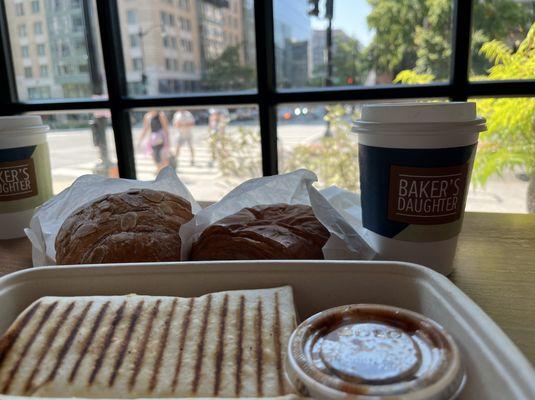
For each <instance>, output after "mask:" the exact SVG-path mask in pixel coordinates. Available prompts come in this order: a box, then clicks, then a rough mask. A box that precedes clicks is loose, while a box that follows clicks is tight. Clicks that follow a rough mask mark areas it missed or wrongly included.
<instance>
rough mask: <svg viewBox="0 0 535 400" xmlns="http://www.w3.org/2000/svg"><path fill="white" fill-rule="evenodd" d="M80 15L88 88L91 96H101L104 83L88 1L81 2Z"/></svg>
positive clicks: (90, 7)
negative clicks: (82, 23)
mask: <svg viewBox="0 0 535 400" xmlns="http://www.w3.org/2000/svg"><path fill="white" fill-rule="evenodd" d="M82 15H83V18H84V28H85V29H84V33H85V41H86V43H87V63H88V69H89V79H90V82H89V86H90V87H91V94H95V95H97V96H101V95H103V94H104V81H103V79H102V75H101V73H100V70H99V65H100V53H99V51H98V49H97V46H96V43H97V41H96V38H95V27H94V25H93V20H94V18H95V16H94V15H95V14H94V12H93V5H92V4H91V1H90V0H83V1H82Z"/></svg>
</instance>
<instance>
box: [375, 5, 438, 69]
mask: <svg viewBox="0 0 535 400" xmlns="http://www.w3.org/2000/svg"><path fill="white" fill-rule="evenodd" d="M368 3H369V4H370V5H371V6H372V11H371V12H370V14H369V15H368V18H367V21H368V27H369V28H372V29H374V30H375V36H374V38H373V40H372V42H371V43H370V45H369V46H368V49H367V52H368V55H369V58H370V61H371V63H372V66H373V67H375V69H376V70H377V71H378V72H379V73H388V74H392V75H393V76H395V75H396V74H397V73H398V72H399V71H401V70H404V69H410V68H414V65H415V63H416V59H417V54H416V52H417V48H416V45H415V34H416V31H415V27H416V26H421V25H422V22H423V20H424V17H425V15H426V14H427V12H428V7H427V4H426V0H368Z"/></svg>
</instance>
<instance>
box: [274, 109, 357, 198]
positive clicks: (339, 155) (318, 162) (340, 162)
mask: <svg viewBox="0 0 535 400" xmlns="http://www.w3.org/2000/svg"><path fill="white" fill-rule="evenodd" d="M348 117H351V118H348ZM356 117H357V115H355V114H353V113H351V112H348V110H347V109H346V108H345V107H344V106H342V105H340V104H337V105H331V106H327V114H326V115H325V117H324V119H325V120H326V121H329V122H330V123H331V131H332V136H322V137H321V138H318V139H317V140H315V141H314V142H313V143H310V144H301V145H298V146H296V147H295V148H294V149H293V151H292V153H291V154H290V155H289V156H288V157H287V162H285V165H284V169H285V170H286V171H293V170H295V169H298V168H308V169H310V170H312V171H314V172H315V173H316V175H317V176H318V180H319V184H320V185H321V186H330V185H337V186H339V187H341V188H344V189H347V190H353V191H356V190H358V188H359V166H358V161H357V157H356V156H357V151H358V145H357V141H356V135H354V134H352V133H351V120H352V118H356Z"/></svg>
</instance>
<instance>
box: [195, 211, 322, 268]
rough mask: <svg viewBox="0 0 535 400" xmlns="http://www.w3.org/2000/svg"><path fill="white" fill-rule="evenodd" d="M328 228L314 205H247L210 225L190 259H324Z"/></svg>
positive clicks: (196, 244) (197, 243)
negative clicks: (313, 208)
mask: <svg viewBox="0 0 535 400" xmlns="http://www.w3.org/2000/svg"><path fill="white" fill-rule="evenodd" d="M328 239H329V232H328V231H327V229H326V228H325V227H324V226H323V225H322V224H321V223H320V222H319V221H318V220H317V218H316V217H315V216H314V212H313V211H312V208H311V207H309V206H306V205H300V204H272V205H260V206H256V207H251V208H244V209H242V210H241V211H239V212H237V213H235V214H232V215H229V216H228V217H225V218H223V219H221V220H219V221H217V222H215V223H214V224H213V225H211V226H209V227H208V228H206V229H205V230H204V232H203V233H202V234H201V236H200V238H199V239H198V240H197V242H195V243H194V244H193V246H192V249H191V254H190V259H191V260H269V259H272V260H284V259H323V252H322V248H323V246H324V245H325V243H326V242H327V240H328Z"/></svg>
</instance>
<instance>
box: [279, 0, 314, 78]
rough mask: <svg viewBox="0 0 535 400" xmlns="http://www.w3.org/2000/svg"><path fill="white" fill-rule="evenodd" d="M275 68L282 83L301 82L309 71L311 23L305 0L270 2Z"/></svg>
mask: <svg viewBox="0 0 535 400" xmlns="http://www.w3.org/2000/svg"><path fill="white" fill-rule="evenodd" d="M273 12H274V17H275V21H274V22H275V23H274V29H275V68H276V70H277V84H278V85H279V86H282V87H296V86H305V85H306V83H307V81H308V79H309V75H310V66H309V51H310V39H311V23H310V18H309V16H308V3H307V2H306V1H305V0H292V1H285V2H281V1H277V2H275V3H274V9H273Z"/></svg>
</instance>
